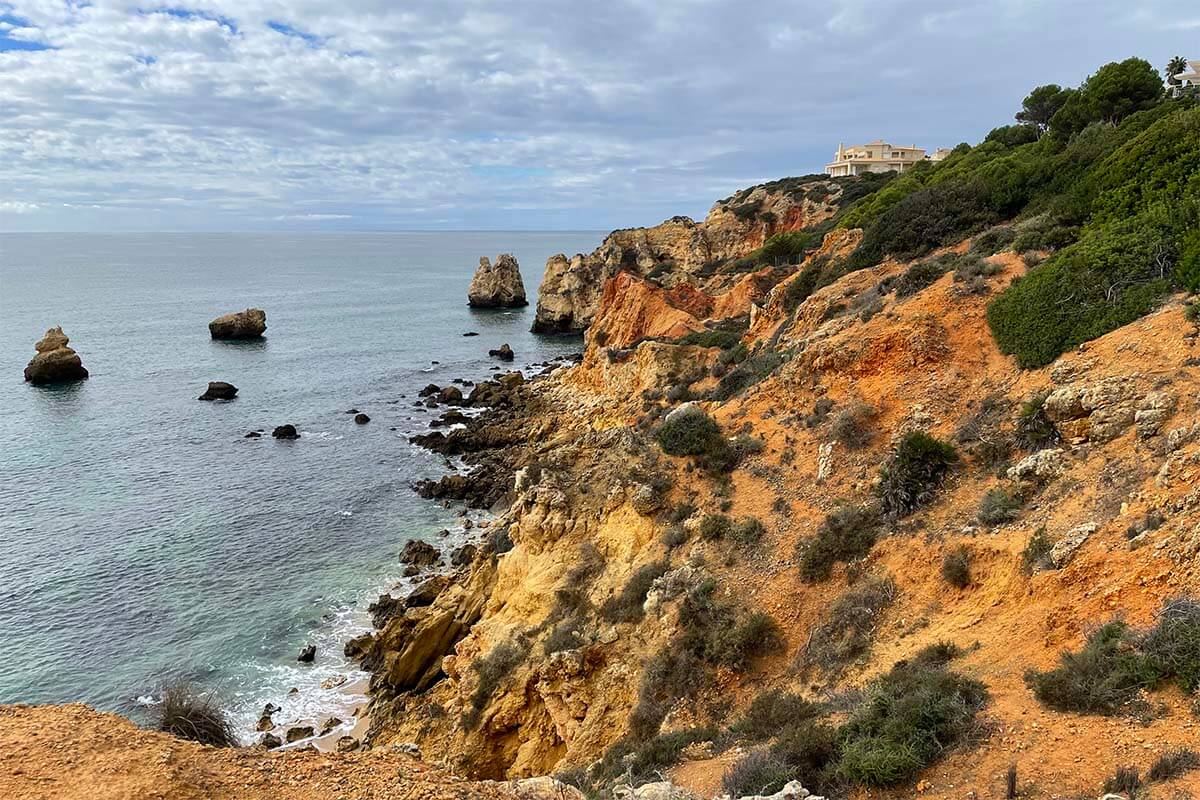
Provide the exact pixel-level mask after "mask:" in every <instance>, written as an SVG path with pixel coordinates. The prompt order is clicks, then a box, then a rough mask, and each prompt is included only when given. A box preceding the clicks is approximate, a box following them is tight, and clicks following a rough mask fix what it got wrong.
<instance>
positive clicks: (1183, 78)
mask: <svg viewBox="0 0 1200 800" xmlns="http://www.w3.org/2000/svg"><path fill="white" fill-rule="evenodd" d="M1187 64H1188V72H1181V73H1179V74H1178V75H1176V76H1175V78H1176V80H1178V81H1179V85H1180V87H1181V88H1182V87H1186V86H1200V61H1189V62H1187Z"/></svg>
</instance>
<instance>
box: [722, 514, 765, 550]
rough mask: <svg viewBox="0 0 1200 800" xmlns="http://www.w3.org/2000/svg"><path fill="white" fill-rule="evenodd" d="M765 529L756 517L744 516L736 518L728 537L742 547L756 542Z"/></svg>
mask: <svg viewBox="0 0 1200 800" xmlns="http://www.w3.org/2000/svg"><path fill="white" fill-rule="evenodd" d="M764 533H766V529H765V528H763V524H762V522H761V521H759V519H758V517H745V518H744V519H741V520H738V522H737V523H736V524H734V526H733V527H732V528H731V529H730V530H729V538H730V539H732V540H733V541H735V542H737V543H738V544H740V545H742V546H743V547H746V546H749V545H752V544H758V542H759V541H760V540H761V539H762V537H763V534H764Z"/></svg>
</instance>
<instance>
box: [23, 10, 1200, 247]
mask: <svg viewBox="0 0 1200 800" xmlns="http://www.w3.org/2000/svg"><path fill="white" fill-rule="evenodd" d="M174 2H177V3H178V4H159V3H155V2H153V0H141V1H140V2H137V1H132V2H130V1H127V0H90V2H88V1H86V0H8V1H7V2H5V0H0V231H26V230H34V231H47V230H49V231H124V230H130V231H160V230H161V231H168V230H171V231H174V230H218V231H238V230H287V231H294V230H314V231H320V230H405V229H426V230H428V229H501V230H565V229H577V230H607V229H611V228H616V227H627V226H633V225H645V224H654V223H655V222H657V221H659V220H661V219H664V218H666V217H669V216H672V215H675V214H687V215H689V216H692V217H695V218H702V217H703V216H704V214H705V213H706V212H707V210H708V209H709V207H711V205H712V203H713V202H714V201H715V200H717V199H719V198H721V197H724V196H727V195H729V194H731V193H732V192H733V191H735V190H736V189H738V188H739V187H743V186H748V185H752V184H754V183H758V182H762V181H763V180H768V179H772V178H779V177H784V176H789V175H802V174H806V173H810V172H814V171H820V170H821V169H822V168H823V167H824V165H825V163H826V162H828V161H829V160H830V157H831V155H832V152H833V151H834V150H835V149H836V148H837V145H838V143H839V142H845V143H846V144H853V143H858V142H860V141H868V140H872V139H876V138H884V139H886V140H888V141H891V142H893V143H896V144H916V145H918V146H922V147H927V148H930V149H932V148H934V147H938V146H953V145H955V144H957V143H959V142H962V141H967V142H977V141H979V140H980V139H981V138H982V137H983V136H984V135H986V133H987V132H988V131H989V130H990V129H991V128H992V127H994V126H996V125H1001V124H1005V123H1007V122H1010V121H1011V117H1012V114H1013V113H1014V112H1015V111H1016V110H1017V108H1019V106H1020V101H1021V99H1022V98H1023V97H1024V95H1025V94H1026V93H1027V92H1028V90H1029V89H1030V88H1032V87H1034V86H1036V85H1038V84H1042V83H1051V82H1054V83H1060V84H1062V85H1076V84H1078V83H1079V82H1080V81H1081V80H1083V79H1084V78H1085V77H1086V76H1087V74H1088V73H1089V72H1092V71H1094V70H1095V69H1096V67H1098V66H1100V65H1101V64H1103V63H1105V62H1108V61H1113V60H1120V59H1124V58H1127V57H1129V56H1134V55H1136V56H1140V57H1143V58H1146V59H1148V60H1149V61H1150V62H1151V63H1152V64H1154V65H1155V66H1158V67H1161V66H1162V65H1163V64H1165V63H1166V61H1167V60H1168V59H1169V58H1170V57H1171V56H1173V55H1176V54H1179V55H1183V56H1185V57H1188V58H1193V59H1200V5H1197V4H1196V3H1195V2H1186V1H1184V0H1178V1H1171V2H1168V1H1167V0H1138V2H1129V1H1128V0H1119V1H1116V2H1114V1H1112V0H1089V2H1073V1H1063V2H1050V1H1044V2H1038V1H1037V0H988V1H987V2H974V0H904V2H891V1H890V0H869V1H868V0H816V1H814V2H810V1H809V0H753V1H752V2H746V1H745V0H741V1H740V2H738V1H731V0H602V1H601V2H582V0H493V1H491V2H485V1H484V0H339V2H329V0H286V1H285V0H192V1H191V2H189V0H174Z"/></svg>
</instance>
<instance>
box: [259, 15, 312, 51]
mask: <svg viewBox="0 0 1200 800" xmlns="http://www.w3.org/2000/svg"><path fill="white" fill-rule="evenodd" d="M267 27H268V28H270V29H271V30H273V31H275V32H276V33H282V34H283V35H284V36H291V37H293V38H296V39H300V40H302V41H303V42H305V43H306V44H307V45H308V46H309V47H317V46H319V45H320V44H321V42H322V41H324V40H323V39H322V38H321V37H320V36H317V35H316V34H315V33H309V32H307V31H302V30H300V29H299V28H294V27H292V26H291V25H288V24H287V23H285V22H276V21H275V20H268V21H267Z"/></svg>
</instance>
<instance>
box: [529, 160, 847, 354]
mask: <svg viewBox="0 0 1200 800" xmlns="http://www.w3.org/2000/svg"><path fill="white" fill-rule="evenodd" d="M818 188H820V189H821V191H815V192H814V191H813V190H814V189H818ZM840 195H841V187H840V186H839V185H838V184H837V183H836V182H832V181H826V180H821V179H816V180H813V181H808V182H806V183H804V184H797V185H793V186H783V185H778V184H763V185H761V186H754V187H751V188H749V189H744V190H742V191H740V192H738V193H737V194H734V195H732V196H731V197H727V198H725V199H724V200H720V201H718V202H717V203H716V204H715V205H714V206H713V207H712V209H711V210H710V211H709V212H708V216H707V217H705V219H704V221H703V222H699V223H698V222H695V221H693V220H691V219H690V218H688V217H672V218H671V219H669V220H667V221H665V222H663V223H661V224H659V225H655V226H654V227H652V228H631V229H627V230H618V231H613V232H612V233H610V234H609V235H608V236H607V237H606V238H605V240H604V241H603V242H602V243H601V245H600V246H599V247H598V248H596V249H595V250H593V251H592V252H591V253H589V254H587V255H584V254H582V253H580V254H577V255H575V256H572V257H570V258H568V257H567V256H566V255H564V254H561V253H560V254H558V255H555V256H552V257H551V258H550V259H549V260H548V261H547V262H546V270H545V272H544V273H543V275H542V284H541V287H540V288H539V289H538V304H537V317H536V319H535V320H534V323H533V332H534V333H581V332H582V331H584V330H585V329H586V328H587V327H588V326H589V325H591V323H592V320H593V319H594V318H595V316H596V311H597V309H598V308H599V305H600V296H601V293H602V292H603V290H604V285H605V283H606V282H607V281H608V280H609V279H610V278H612V277H613V276H614V275H616V274H617V273H618V272H621V271H622V270H624V271H626V272H632V273H634V274H636V275H640V276H651V277H654V276H658V278H659V279H660V280H661V281H662V282H663V284H664V285H667V286H674V285H677V284H679V283H683V282H687V281H690V280H693V279H694V278H695V276H696V275H697V274H698V273H700V271H701V270H702V268H703V267H705V266H706V265H708V264H711V263H713V262H714V261H725V260H729V259H736V258H741V257H742V256H745V255H747V254H749V253H750V252H751V251H753V250H754V249H756V248H758V247H761V246H762V244H763V243H764V242H765V241H766V240H767V239H768V238H770V237H771V236H773V235H774V234H777V233H785V232H787V231H794V230H798V229H800V228H805V227H808V226H811V225H817V224H819V223H821V222H824V221H825V220H827V219H829V218H830V217H832V216H833V215H834V214H835V213H836V212H837V208H838V202H839V199H840ZM818 197H819V199H815V198H818ZM746 310H748V309H746ZM739 313H741V312H739Z"/></svg>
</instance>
